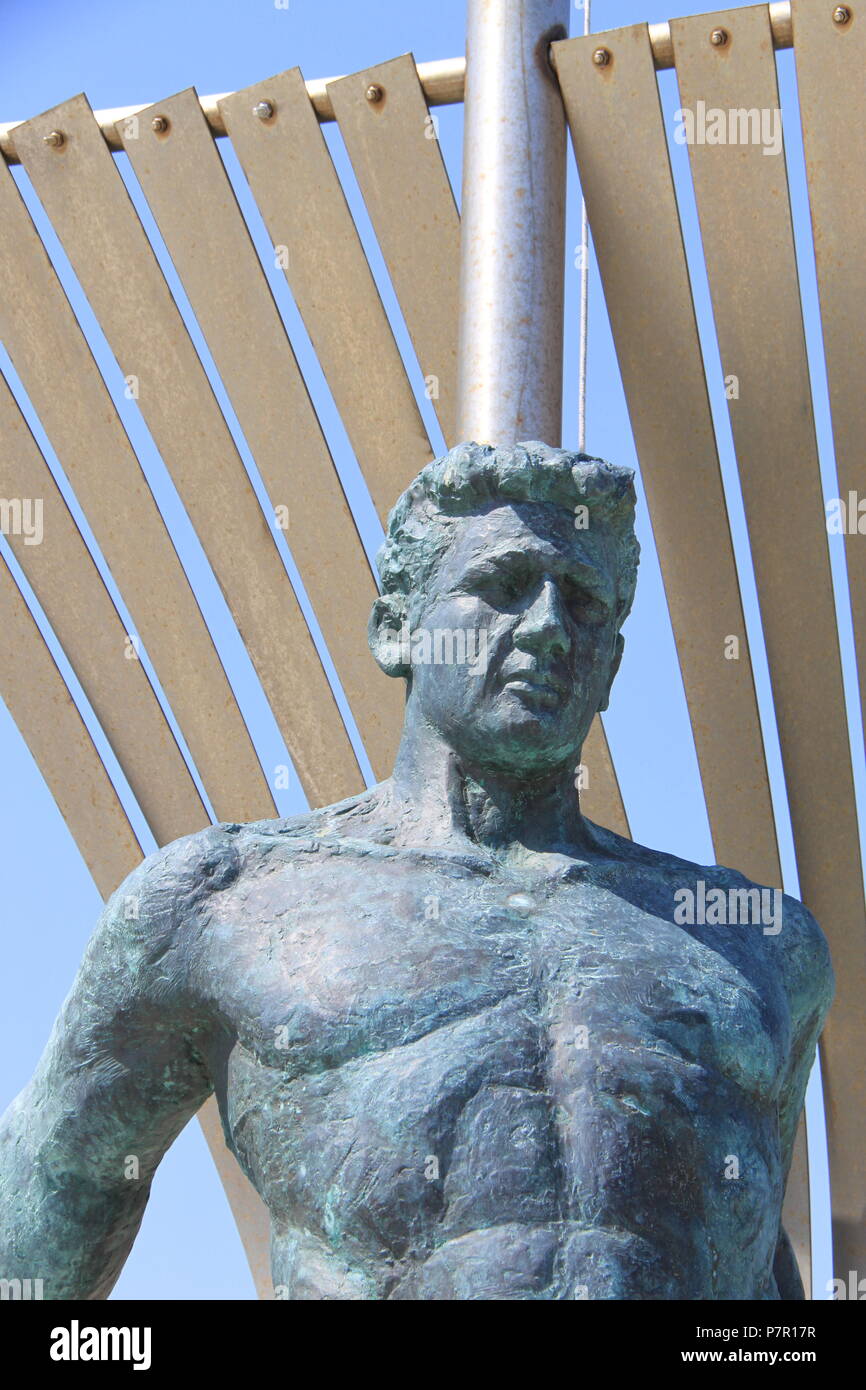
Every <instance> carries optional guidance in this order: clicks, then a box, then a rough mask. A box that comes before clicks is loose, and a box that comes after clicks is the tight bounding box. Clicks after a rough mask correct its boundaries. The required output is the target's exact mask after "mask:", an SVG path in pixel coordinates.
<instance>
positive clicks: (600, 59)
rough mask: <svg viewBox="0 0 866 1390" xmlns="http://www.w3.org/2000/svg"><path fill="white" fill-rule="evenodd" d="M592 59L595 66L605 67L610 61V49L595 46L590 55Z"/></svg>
mask: <svg viewBox="0 0 866 1390" xmlns="http://www.w3.org/2000/svg"><path fill="white" fill-rule="evenodd" d="M592 61H593V62H594V63H595V66H596V67H597V68H606V67H607V65H608V63H609V62H610V49H609V48H597V49H596V50H595V52H594V53H593V55H592Z"/></svg>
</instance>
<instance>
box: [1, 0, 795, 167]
mask: <svg viewBox="0 0 866 1390" xmlns="http://www.w3.org/2000/svg"><path fill="white" fill-rule="evenodd" d="M769 10H770V28H771V29H772V33H773V44H774V46H775V47H776V48H792V47H793V45H794V37H793V28H792V24H791V5H790V0H781V3H779V4H773V5H770V6H769ZM649 35H650V43H651V45H652V51H653V60H654V62H655V65H656V67H657V68H672V67H673V66H674V48H673V43H672V41H671V30H670V25H669V24H668V23H667V21H665V22H664V23H663V24H650V25H649ZM418 76H419V77H420V79H421V86H422V87H423V89H424V96H425V97H426V100H427V105H428V106H452V105H454V104H455V103H456V102H460V101H462V100H463V87H464V83H465V79H466V59H465V58H463V57H460V58H439V59H437V60H436V61H435V62H432V63H419V64H418ZM336 81H338V79H337V78H336V77H317V78H314V79H313V81H311V82H308V83H307V84H306V85H307V95H308V96H309V98H310V101H311V103H312V106H313V110H314V111H315V113H316V115H317V116H318V118H319V120H320V121H333V120H335V119H336V118H335V116H334V109H333V106H332V105H331V98H330V95H329V93H328V84H329V83H330V82H336ZM233 95H234V93H233V92H216V93H214V95H212V96H204V97H199V102H200V104H201V109H202V111H203V112H204V115H205V118H206V120H207V123H208V125H209V126H210V128H211V130H212V131H213V133H214V135H218V136H224V135H225V134H226V128H225V124H224V122H223V117H222V113H221V112H220V109H219V103H220V102H221V101H225V99H226V98H227V97H230V96H233ZM151 105H152V103H151V102H148V101H143V102H141V103H140V104H139V105H138V106H113V107H111V108H110V109H109V110H106V111H95V112H94V115H95V117H96V120H97V122H98V124H99V127H100V129H101V131H102V133H103V135H104V136H105V139H106V143H107V144H108V147H109V149H112V150H121V149H122V148H123V146H122V144H121V141H120V137H119V136H118V134H117V131H116V130H115V126H116V124H117V122H118V121H125V120H128V119H129V117H130V116H136V115H138V113H139V112H140V111H146V110H147V108H148V107H149V106H151ZM22 124H23V122H22V121H7V122H5V123H3V124H0V152H2V153H3V155H4V156H5V158H6V160H7V162H8V163H9V164H18V163H19V162H20V161H19V159H18V155H17V153H16V151H15V137H14V132H15V128H16V126H19V125H22Z"/></svg>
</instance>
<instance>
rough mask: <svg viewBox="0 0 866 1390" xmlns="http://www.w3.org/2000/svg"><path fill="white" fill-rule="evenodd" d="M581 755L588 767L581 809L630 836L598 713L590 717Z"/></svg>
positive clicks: (608, 826)
mask: <svg viewBox="0 0 866 1390" xmlns="http://www.w3.org/2000/svg"><path fill="white" fill-rule="evenodd" d="M580 758H581V762H582V764H583V766H584V767H585V768H586V771H587V779H586V787H585V788H584V789H583V790H582V791H581V793H580V809H581V810H582V811H583V813H584V815H586V816H588V817H589V819H590V820H591V821H595V823H596V825H604V826H606V827H607V829H608V830H613V831H615V832H616V834H617V835H625V836H630V833H631V832H630V831H629V827H628V817H627V816H626V813H625V806H624V805H623V802H622V795H621V793H620V789H619V782H618V781H617V778H616V769H615V768H614V765H613V759H612V758H611V756H610V748H609V746H608V742H607V735H606V734H605V732H604V725H603V724H602V722H601V715H600V714H597V715H596V717H595V719H594V720H593V721H592V725H591V726H590V730H589V733H588V734H587V736H586V742H585V743H584V745H583V750H582V752H581V755H580Z"/></svg>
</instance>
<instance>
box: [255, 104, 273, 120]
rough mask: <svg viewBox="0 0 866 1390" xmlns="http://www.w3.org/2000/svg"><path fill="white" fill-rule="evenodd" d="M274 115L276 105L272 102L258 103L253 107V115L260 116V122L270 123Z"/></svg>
mask: <svg viewBox="0 0 866 1390" xmlns="http://www.w3.org/2000/svg"><path fill="white" fill-rule="evenodd" d="M273 114H274V104H273V102H272V101H257V102H256V104H255V106H254V107H253V115H254V116H258V118H259V120H260V121H269V120H270V119H271V116H272V115H273Z"/></svg>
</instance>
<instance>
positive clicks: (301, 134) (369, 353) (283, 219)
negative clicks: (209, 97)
mask: <svg viewBox="0 0 866 1390" xmlns="http://www.w3.org/2000/svg"><path fill="white" fill-rule="evenodd" d="M265 101H266V102H269V103H270V104H271V106H272V107H273V111H274V114H273V117H272V118H271V119H269V120H261V119H259V117H258V116H256V115H254V114H253V108H254V107H255V106H256V105H258V103H260V102H265ZM220 108H221V111H222V114H223V118H224V120H225V125H226V129H227V130H228V133H229V135H230V136H231V140H232V144H233V146H234V148H235V151H236V153H237V156H238V159H239V160H240V163H241V167H242V168H243V170H244V173H245V175H246V177H247V180H248V181H249V184H250V188H251V190H252V193H253V196H254V197H255V199H256V202H257V203H258V206H259V209H260V211H261V213H262V217H263V218H264V222H265V226H266V227H267V229H268V234H269V236H270V238H271V240H272V242H273V244H274V246H275V247H279V248H285V252H286V253H287V255H285V254H283V255H281V260H280V263H281V264H282V266H283V269H284V271H285V275H286V278H287V280H288V282H289V284H290V286H291V288H292V293H293V295H294V298H295V302H296V304H297V306H298V310H299V311H300V313H301V316H302V317H303V320H304V323H305V325H306V328H307V332H308V333H309V335H310V339H311V341H312V344H313V347H314V348H315V351H316V355H317V357H318V359H319V362H320V364H321V367H322V370H323V372H324V374H325V377H326V379H327V382H328V386H329V388H330V391H331V394H332V395H333V397H334V401H335V403H336V406H337V409H338V410H339V412H340V416H341V419H342V421H343V424H344V426H345V428H346V433H347V434H348V436H349V440H350V442H351V445H352V448H353V449H354V451H355V455H356V457H357V459H358V463H359V465H360V467H361V470H362V472H363V473H364V477H365V478H366V481H367V485H368V487H369V489H370V493H371V495H372V498H373V501H374V503H375V506H376V509H377V511H378V513H379V516H380V517H381V518H382V520H383V521H384V520H385V518H386V517H387V514H388V512H389V510H390V509H391V507H393V505H394V503H395V502H396V500H397V497H398V496H399V494H400V493H401V492H402V491H403V488H404V487H405V486H406V484H407V483H408V482H409V481H410V480H411V479H412V478H413V477H414V476H415V474H416V473H418V472H419V471H420V470H421V469H422V468H423V467H424V465H425V463H428V462H429V460H430V459H431V458H432V457H433V451H432V449H431V447H430V441H429V440H428V438H427V433H426V431H425V429H424V424H423V421H422V419H421V414H420V412H419V410H418V406H417V404H416V402H415V397H414V395H413V394H412V388H411V386H410V384H409V379H408V377H407V375H406V369H405V367H404V366H403V362H402V359H401V357H400V353H399V351H398V348H397V344H396V342H395V340H394V334H393V332H392V330H391V325H390V324H389V322H388V317H387V315H386V313H385V310H384V308H383V306H382V301H381V299H380V297H379V291H378V289H377V288H376V282H375V280H374V279H373V275H372V272H371V270H370V267H369V264H368V263H367V257H366V254H365V252H364V248H363V246H362V244H361V239H360V237H359V235H358V230H357V228H356V226H355V223H354V221H353V219H352V214H351V212H350V211H349V206H348V203H347V202H346V197H345V194H344V192H343V189H342V186H341V184H340V181H339V179H338V177H337V172H336V170H335V168H334V164H333V160H332V159H331V155H330V151H329V150H328V146H327V144H326V142H325V138H324V136H323V134H322V132H321V130H320V128H319V123H318V121H317V120H316V115H315V112H314V110H313V107H312V105H311V104H310V99H309V96H308V94H307V89H306V87H305V86H304V79H303V77H302V76H301V73H300V69H298V68H294V69H292V70H291V71H289V72H284V73H281V74H280V75H279V76H277V77H273V78H270V79H269V80H268V81H266V82H258V83H256V85H255V86H254V87H247V88H246V90H245V91H242V92H237V93H235V95H233V96H231V97H228V98H227V99H226V100H224V101H222V102H221V103H220Z"/></svg>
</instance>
